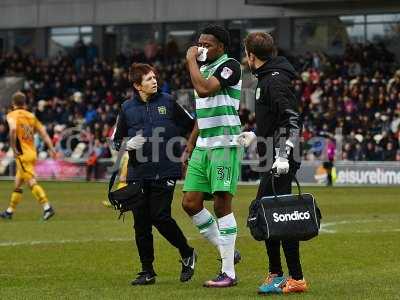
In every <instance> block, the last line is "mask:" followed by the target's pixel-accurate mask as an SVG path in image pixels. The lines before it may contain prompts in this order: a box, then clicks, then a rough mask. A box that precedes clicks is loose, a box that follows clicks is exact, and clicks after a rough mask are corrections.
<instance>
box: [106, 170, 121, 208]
mask: <svg viewBox="0 0 400 300" xmlns="http://www.w3.org/2000/svg"><path fill="white" fill-rule="evenodd" d="M118 171H119V170H116V171H114V172H113V173H112V175H111V177H110V182H109V183H108V200H109V201H110V203H111V204H112V205H114V206H115V203H114V200H113V199H112V198H111V190H112V187H113V185H114V182H115V178H117V175H118Z"/></svg>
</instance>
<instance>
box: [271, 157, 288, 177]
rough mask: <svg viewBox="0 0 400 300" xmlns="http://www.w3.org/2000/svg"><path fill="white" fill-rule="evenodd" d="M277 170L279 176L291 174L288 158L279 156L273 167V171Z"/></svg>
mask: <svg viewBox="0 0 400 300" xmlns="http://www.w3.org/2000/svg"><path fill="white" fill-rule="evenodd" d="M275 168H276V173H277V174H278V175H282V174H287V173H288V172H289V161H288V159H287V158H284V157H280V156H278V157H277V159H276V160H275V162H274V164H273V165H272V169H275Z"/></svg>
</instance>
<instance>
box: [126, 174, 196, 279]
mask: <svg viewBox="0 0 400 300" xmlns="http://www.w3.org/2000/svg"><path fill="white" fill-rule="evenodd" d="M143 190H144V201H143V205H141V206H140V207H139V208H136V209H134V210H133V217H134V229H135V240H136V245H137V248H138V251H139V257H140V262H141V263H142V271H153V261H154V247H153V234H152V226H153V225H154V226H155V227H156V228H157V230H158V231H159V232H160V234H161V235H162V236H163V237H164V238H165V239H166V240H168V242H169V243H170V244H171V245H173V246H174V247H175V248H177V249H178V250H179V253H180V255H181V257H182V258H186V257H189V256H191V255H192V253H193V248H191V247H190V246H189V245H188V243H187V240H186V238H185V236H184V235H183V233H182V231H181V229H180V228H179V226H178V224H177V223H176V222H175V220H174V219H173V218H172V217H171V203H172V199H173V195H174V190H175V180H152V181H145V182H144V183H143Z"/></svg>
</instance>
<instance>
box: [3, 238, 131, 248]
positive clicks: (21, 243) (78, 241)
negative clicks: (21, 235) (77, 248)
mask: <svg viewBox="0 0 400 300" xmlns="http://www.w3.org/2000/svg"><path fill="white" fill-rule="evenodd" d="M128 241H132V239H122V238H118V239H103V240H101V239H83V240H55V241H52V240H43V241H40V240H39V241H21V242H0V247H11V246H35V245H47V244H77V243H93V242H128Z"/></svg>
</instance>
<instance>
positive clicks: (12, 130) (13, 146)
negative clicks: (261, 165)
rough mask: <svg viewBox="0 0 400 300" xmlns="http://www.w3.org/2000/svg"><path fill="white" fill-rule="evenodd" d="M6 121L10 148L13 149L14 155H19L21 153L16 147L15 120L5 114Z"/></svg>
mask: <svg viewBox="0 0 400 300" xmlns="http://www.w3.org/2000/svg"><path fill="white" fill-rule="evenodd" d="M7 123H8V127H9V128H10V131H9V132H10V133H9V134H10V145H11V149H12V150H13V151H14V155H15V156H18V155H21V153H20V152H19V151H18V149H17V122H16V121H15V119H14V118H11V117H10V116H7Z"/></svg>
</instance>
